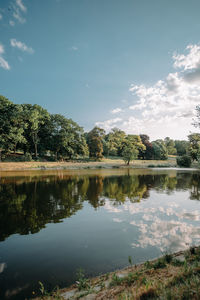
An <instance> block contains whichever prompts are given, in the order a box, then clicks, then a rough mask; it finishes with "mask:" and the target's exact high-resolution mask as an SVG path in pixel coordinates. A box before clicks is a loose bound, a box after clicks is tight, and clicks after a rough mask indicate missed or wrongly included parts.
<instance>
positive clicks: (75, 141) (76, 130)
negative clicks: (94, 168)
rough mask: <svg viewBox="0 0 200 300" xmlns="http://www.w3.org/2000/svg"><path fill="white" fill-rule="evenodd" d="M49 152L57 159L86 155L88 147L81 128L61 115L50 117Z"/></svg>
mask: <svg viewBox="0 0 200 300" xmlns="http://www.w3.org/2000/svg"><path fill="white" fill-rule="evenodd" d="M49 128H50V136H49V150H51V151H52V152H53V153H55V156H56V159H58V158H65V157H66V158H70V159H71V158H72V156H75V155H83V156H87V155H88V147H87V144H86V140H85V137H84V132H83V129H82V127H80V126H79V125H78V124H77V123H76V122H74V121H73V120H71V119H67V118H65V117H64V116H62V115H59V114H55V115H51V118H50V124H49Z"/></svg>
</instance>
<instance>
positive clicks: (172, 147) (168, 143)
mask: <svg viewBox="0 0 200 300" xmlns="http://www.w3.org/2000/svg"><path fill="white" fill-rule="evenodd" d="M164 143H165V146H166V147H167V151H168V154H169V155H176V154H177V151H176V148H175V143H174V141H173V140H172V139H170V138H169V137H166V138H165V140H164Z"/></svg>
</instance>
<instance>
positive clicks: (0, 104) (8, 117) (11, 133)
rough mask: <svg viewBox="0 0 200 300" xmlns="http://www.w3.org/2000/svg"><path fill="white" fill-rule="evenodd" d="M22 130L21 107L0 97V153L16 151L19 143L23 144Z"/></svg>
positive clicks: (24, 141)
mask: <svg viewBox="0 0 200 300" xmlns="http://www.w3.org/2000/svg"><path fill="white" fill-rule="evenodd" d="M24 128H25V125H24V123H23V119H22V107H21V106H20V105H16V104H13V103H12V102H11V101H9V100H8V99H7V98H5V97H3V96H1V95H0V152H1V151H5V152H9V151H16V149H17V145H18V144H19V143H21V144H25V143H26V139H25V137H24V135H23V134H24Z"/></svg>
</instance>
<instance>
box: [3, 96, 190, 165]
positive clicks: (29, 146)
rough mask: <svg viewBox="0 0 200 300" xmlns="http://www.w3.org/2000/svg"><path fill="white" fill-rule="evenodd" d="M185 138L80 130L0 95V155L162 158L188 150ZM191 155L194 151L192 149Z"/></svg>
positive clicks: (67, 121) (59, 117) (63, 119)
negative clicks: (152, 139) (174, 138)
mask: <svg viewBox="0 0 200 300" xmlns="http://www.w3.org/2000/svg"><path fill="white" fill-rule="evenodd" d="M189 147H190V143H189V142H188V141H179V140H176V141H174V140H172V139H170V138H169V137H167V138H165V139H164V140H161V139H159V140H156V141H152V142H151V141H150V138H149V136H147V135H145V134H141V135H132V134H128V135H127V134H126V133H125V132H124V131H122V130H120V129H118V128H113V129H112V130H111V132H109V133H108V134H106V132H105V131H104V129H102V128H99V127H94V128H93V129H92V130H91V131H90V132H84V130H83V128H82V127H80V126H79V125H78V124H77V123H76V122H74V121H73V120H72V119H68V118H66V117H64V116H63V115H60V114H50V113H49V112H48V111H47V110H46V109H44V108H42V107H41V106H39V105H36V104H35V105H31V104H14V103H13V102H11V101H10V100H8V99H7V98H5V97H4V96H0V157H2V158H3V159H6V157H10V155H11V154H13V153H14V154H15V153H21V157H22V159H23V160H31V159H39V158H45V159H49V160H64V159H74V158H79V157H91V158H95V159H101V158H102V157H103V156H119V157H122V158H123V159H124V160H125V161H126V162H127V163H129V162H130V160H132V159H137V158H139V159H159V160H165V159H167V158H168V154H171V155H176V154H177V155H184V154H186V153H188V151H189V150H188V149H189ZM192 155H193V156H195V154H194V153H193V152H192Z"/></svg>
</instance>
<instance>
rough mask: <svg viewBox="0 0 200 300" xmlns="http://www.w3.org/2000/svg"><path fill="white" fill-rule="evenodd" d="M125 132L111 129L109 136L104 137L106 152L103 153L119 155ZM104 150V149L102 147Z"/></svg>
mask: <svg viewBox="0 0 200 300" xmlns="http://www.w3.org/2000/svg"><path fill="white" fill-rule="evenodd" d="M125 136H126V134H125V132H124V131H122V130H120V129H118V128H113V129H112V130H111V132H110V133H109V134H107V135H106V137H105V141H106V151H104V152H105V153H106V154H107V155H113V156H117V155H119V154H120V150H121V148H122V143H123V142H124V140H125ZM104 148H105V147H104Z"/></svg>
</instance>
